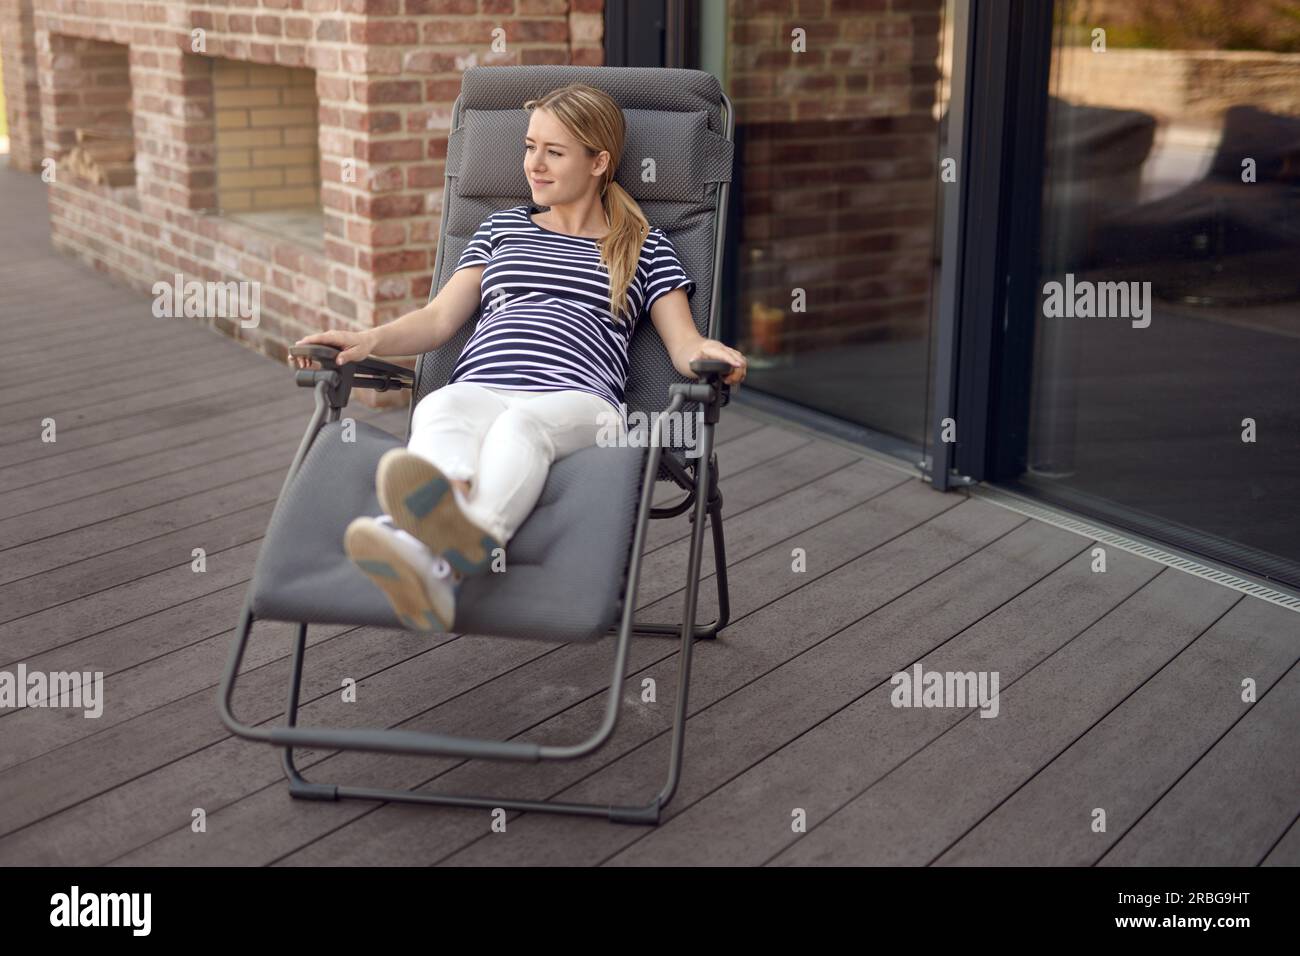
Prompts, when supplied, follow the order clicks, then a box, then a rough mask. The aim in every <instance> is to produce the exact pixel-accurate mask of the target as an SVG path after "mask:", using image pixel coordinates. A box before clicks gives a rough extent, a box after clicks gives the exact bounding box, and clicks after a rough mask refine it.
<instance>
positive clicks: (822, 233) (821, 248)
mask: <svg viewBox="0 0 1300 956" xmlns="http://www.w3.org/2000/svg"><path fill="white" fill-rule="evenodd" d="M729 3H730V6H729V27H730V36H729V37H728V78H729V95H730V96H731V97H732V99H733V101H734V103H735V106H736V114H737V123H738V126H737V138H738V145H739V147H740V153H739V160H738V162H739V164H740V165H741V167H742V168H741V170H740V173H739V175H740V179H741V181H742V183H743V190H742V194H741V195H740V197H739V201H740V202H741V212H742V220H741V223H742V224H741V238H740V248H739V250H738V256H739V258H738V262H739V267H740V269H741V275H742V280H741V281H742V289H741V301H740V306H739V308H740V312H739V319H738V324H739V328H738V338H739V340H740V343H741V345H740V346H739V347H741V348H748V349H749V350H751V351H773V350H775V351H779V352H791V351H797V350H800V349H804V348H826V347H828V346H832V345H834V344H836V343H841V342H862V341H869V340H872V339H880V338H909V337H919V336H923V335H925V334H926V333H927V330H928V325H929V292H930V285H931V281H932V269H933V254H932V247H933V243H934V230H935V211H936V209H935V204H936V196H937V193H936V189H937V185H936V184H937V182H938V169H937V166H936V159H937V150H938V122H937V117H936V115H935V101H936V84H937V81H938V79H939V72H938V67H937V65H936V63H937V59H938V55H939V48H940V13H941V11H942V9H943V0H729ZM797 28H798V29H802V30H803V31H804V41H803V42H804V45H805V49H804V51H803V52H796V51H795V50H794V49H792V45H793V44H794V43H795V40H796V38H795V37H794V36H792V32H793V31H794V30H796V29H797ZM796 288H801V289H803V290H805V293H806V297H807V300H806V308H807V311H806V312H804V313H796V312H793V311H792V304H791V303H792V291H793V290H794V289H796Z"/></svg>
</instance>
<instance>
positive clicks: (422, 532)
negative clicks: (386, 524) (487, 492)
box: [375, 448, 504, 574]
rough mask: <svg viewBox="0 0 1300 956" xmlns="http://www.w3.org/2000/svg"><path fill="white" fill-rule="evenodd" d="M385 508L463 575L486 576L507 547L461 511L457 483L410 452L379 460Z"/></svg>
mask: <svg viewBox="0 0 1300 956" xmlns="http://www.w3.org/2000/svg"><path fill="white" fill-rule="evenodd" d="M375 490H376V492H377V494H378V496H379V504H380V506H381V507H382V508H383V509H384V511H385V512H386V513H388V514H389V515H391V516H392V518H393V524H395V525H396V526H397V527H399V528H401V529H402V530H403V531H405V532H407V533H408V534H412V535H414V536H415V537H416V538H418V539H420V541H422V542H424V544H425V545H427V546H428V547H429V549H430V550H431V551H434V552H435V553H437V554H441V555H442V556H443V557H444V558H446V559H447V563H448V564H450V565H451V566H452V567H453V568H455V569H456V570H457V571H459V572H460V573H461V574H481V573H483V572H484V571H486V570H487V569H488V568H489V567H490V566H491V564H492V551H493V549H495V548H501V547H504V545H503V543H502V542H500V541H498V540H497V539H496V538H495V537H493V536H492V535H491V534H489V533H488V532H486V531H484V530H483V529H482V528H480V527H479V526H478V525H476V524H474V522H473V521H471V520H470V519H469V518H468V517H467V516H466V514H465V513H464V512H463V511H461V510H460V505H459V504H458V503H457V501H456V496H455V494H454V493H453V491H452V487H451V481H450V480H449V479H448V478H447V476H446V475H444V474H443V473H442V471H441V469H439V468H438V467H437V466H436V465H434V464H433V463H432V462H430V461H428V460H426V459H424V458H421V457H420V456H419V455H417V454H415V453H414V452H410V451H407V450H406V449H404V448H393V449H390V450H389V451H387V452H385V453H384V455H383V457H381V458H380V459H379V468H378V471H377V472H376V474H375Z"/></svg>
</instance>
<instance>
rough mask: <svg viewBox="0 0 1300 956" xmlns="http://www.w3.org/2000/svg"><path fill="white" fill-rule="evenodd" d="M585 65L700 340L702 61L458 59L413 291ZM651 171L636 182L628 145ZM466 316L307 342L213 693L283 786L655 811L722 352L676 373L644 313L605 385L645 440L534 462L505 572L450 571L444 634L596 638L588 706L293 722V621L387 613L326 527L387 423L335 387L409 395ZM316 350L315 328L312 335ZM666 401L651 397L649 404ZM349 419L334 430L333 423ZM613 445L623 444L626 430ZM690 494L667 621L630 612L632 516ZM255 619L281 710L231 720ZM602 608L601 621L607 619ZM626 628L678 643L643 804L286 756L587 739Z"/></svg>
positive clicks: (713, 238)
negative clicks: (552, 730)
mask: <svg viewBox="0 0 1300 956" xmlns="http://www.w3.org/2000/svg"><path fill="white" fill-rule="evenodd" d="M575 82H581V83H587V84H590V85H592V86H596V87H598V88H600V89H603V90H605V91H606V92H607V93H609V94H610V95H611V96H612V97H613V98H614V100H615V102H617V103H618V104H619V105H620V106H621V107H622V108H623V110H624V115H625V116H626V118H627V139H626V141H625V146H624V153H623V157H622V161H621V163H620V167H619V170H618V173H617V178H618V181H619V182H620V184H622V185H623V186H624V187H625V188H627V189H628V191H629V192H630V193H631V194H632V195H633V197H635V198H636V200H637V201H638V202H639V203H640V204H641V207H642V209H643V210H644V211H645V213H646V216H647V218H648V219H649V220H650V223H651V224H652V225H657V226H660V227H662V228H663V229H664V231H665V232H666V233H667V234H668V236H669V237H670V238H671V240H672V242H673V245H674V247H675V248H676V250H677V252H678V255H679V257H680V258H681V261H682V264H683V266H684V267H685V268H686V271H687V273H688V275H690V276H691V278H692V279H694V280H695V283H696V289H695V292H694V294H693V295H692V296H691V311H692V315H693V317H694V319H695V322H696V327H697V328H698V329H699V330H700V332H701V333H702V334H704V335H706V336H707V337H710V338H716V337H717V333H718V323H719V307H718V301H719V290H718V287H717V281H716V280H717V277H718V275H719V274H720V271H721V265H722V255H723V233H724V231H725V230H724V225H725V221H726V210H727V195H728V191H729V184H730V180H731V168H732V148H733V133H734V124H735V119H734V115H733V112H732V108H731V102H730V100H729V99H728V98H727V96H726V95H725V94H724V93H723V92H722V91H721V89H720V87H719V85H718V81H717V79H716V78H715V77H713V76H712V75H711V74H708V73H705V72H702V71H698V70H682V69H659V68H641V67H574V66H532V67H515V66H510V67H473V68H471V69H469V70H467V71H466V73H465V74H464V78H463V83H462V87H461V92H460V95H459V96H458V97H457V98H456V101H455V103H454V105H453V112H452V130H451V134H450V136H449V140H448V151H447V165H446V182H445V193H444V201H443V213H442V226H441V235H440V239H439V242H438V255H437V263H436V265H435V268H434V281H433V285H432V289H431V293H430V297H431V298H432V297H434V296H436V295H437V292H438V290H439V289H440V288H441V287H442V285H443V283H444V282H445V281H446V280H447V279H448V278H449V277H450V276H451V273H452V271H453V269H454V268H455V265H456V263H457V261H458V260H459V257H460V254H461V252H462V251H463V250H464V248H465V246H466V244H467V243H468V242H469V240H470V239H471V238H472V236H473V234H474V231H475V229H476V228H477V226H478V225H479V224H480V223H481V222H482V221H483V220H484V219H486V218H487V217H488V216H489V215H490V214H491V213H492V212H494V211H496V210H499V209H503V208H508V207H510V206H514V205H518V204H520V203H522V202H526V201H528V200H529V198H530V195H531V194H530V190H529V187H528V183H527V181H526V179H525V177H524V172H523V152H522V150H523V147H522V143H523V140H524V134H525V132H526V130H527V126H528V112H527V111H526V110H525V109H523V107H522V104H523V103H524V101H525V100H527V99H529V98H530V97H540V96H542V95H544V94H545V93H547V92H549V91H550V90H552V89H554V88H556V87H559V86H563V85H565V84H568V83H575ZM646 157H651V158H653V159H654V168H655V175H654V176H653V177H651V181H648V182H647V181H644V177H643V175H642V169H643V165H642V163H643V159H644V158H646ZM477 319H478V315H477V314H476V315H475V316H474V317H473V318H472V319H471V321H469V322H467V323H466V324H465V325H464V326H463V327H462V328H461V330H460V331H459V333H458V334H457V335H456V336H455V337H453V339H452V340H451V341H449V342H448V343H447V344H446V345H444V346H443V347H442V348H440V349H438V350H436V351H435V352H430V353H427V354H425V355H423V356H421V357H420V359H419V362H418V364H417V366H416V368H415V370H414V372H412V371H411V370H409V369H406V368H403V367H400V366H397V365H393V364H390V363H387V362H383V361H380V360H377V359H374V358H370V359H367V360H365V361H363V362H358V363H350V364H348V365H346V366H344V367H342V368H338V367H336V366H333V363H332V361H330V357H331V356H333V355H336V354H337V352H336V351H335V350H333V349H324V350H323V351H317V352H315V353H313V354H316V355H317V356H318V357H322V358H325V359H326V361H324V362H322V368H321V369H301V370H297V371H296V372H295V376H296V381H297V384H298V385H300V386H304V387H310V388H312V389H313V390H314V392H315V402H316V407H315V412H314V414H313V415H312V418H311V421H310V424H309V425H308V427H307V432H306V434H305V435H304V437H303V439H302V442H301V444H300V446H299V448H298V452H297V454H296V456H295V457H294V460H293V462H292V464H291V466H290V469H289V474H288V476H287V478H286V479H285V483H284V486H283V488H282V489H281V491H280V496H279V498H278V500H277V502H276V505H275V510H274V512H273V514H272V516H271V520H270V524H269V527H268V529H267V533H266V537H265V539H264V541H263V543H262V547H261V550H260V552H259V554H258V558H257V563H256V567H255V569H254V574H253V579H252V581H251V583H250V586H249V591H248V595H247V597H246V599H245V604H244V608H243V611H242V613H241V616H240V621H239V625H238V629H237V633H236V640H235V643H234V647H233V649H232V651H231V655H230V659H229V663H228V665H227V668H226V672H225V675H224V677H223V679H222V683H221V687H220V693H219V709H220V714H221V719H222V721H223V723H224V724H225V725H226V727H228V728H229V729H230V730H231V731H232V732H233V733H235V734H237V735H238V736H240V737H244V738H247V739H249V740H258V741H263V742H266V743H269V744H271V745H273V746H279V747H283V748H284V751H283V761H282V762H283V766H284V771H285V773H286V775H287V776H288V778H289V792H290V794H291V795H293V796H294V797H299V798H305V799H315V800H338V799H344V798H358V799H366V800H396V801H404V802H411V803H428V804H439V805H458V806H470V807H481V808H488V809H492V808H497V807H501V808H505V809H511V810H523V811H529V810H536V811H546V812H556V813H569V814H578V815H585V816H606V817H608V818H609V819H610V820H614V821H619V822H625V823H642V824H652V825H653V824H656V823H658V822H659V813H660V809H661V808H662V807H663V806H664V805H665V804H666V803H667V802H668V801H669V800H670V799H671V797H672V795H673V793H674V791H675V790H676V787H677V782H678V779H679V776H680V773H681V764H682V743H683V736H684V730H685V723H686V708H687V694H688V688H689V680H690V667H691V651H692V647H693V643H694V640H695V639H696V638H712V637H715V636H716V635H717V633H718V632H719V631H720V630H722V628H723V627H725V626H726V624H727V619H728V602H727V578H726V556H725V553H724V550H723V540H722V498H721V495H720V494H719V493H718V488H717V460H716V456H715V455H714V453H713V437H714V436H713V431H714V425H715V423H716V422H717V421H718V417H719V411H720V409H721V408H722V406H723V405H725V404H726V403H727V401H728V398H729V396H728V389H727V386H726V384H725V383H724V382H723V381H722V376H723V375H724V374H725V373H726V372H727V371H728V370H729V366H728V365H727V364H726V363H723V362H712V361H709V362H697V363H695V364H694V365H693V366H692V370H693V371H695V372H696V373H697V375H698V376H699V377H698V378H696V379H688V378H684V377H683V376H681V375H680V374H679V373H678V372H677V370H676V369H675V368H673V366H672V363H671V361H670V360H669V357H668V354H667V351H666V350H665V348H664V346H663V343H662V341H661V340H660V338H659V336H658V334H657V333H656V331H655V329H654V327H653V325H652V323H650V322H649V320H648V319H647V320H645V321H644V322H642V323H641V324H640V325H639V326H638V328H637V331H636V334H635V336H634V338H633V341H632V346H631V354H630V357H631V371H630V375H629V380H628V384H627V389H626V395H625V401H626V404H627V407H628V411H629V415H631V414H632V413H634V412H638V411H639V412H642V413H643V414H644V415H645V416H647V417H648V418H649V419H650V420H651V421H655V422H656V426H655V430H654V434H653V435H651V436H649V441H648V445H649V447H644V446H643V447H598V446H597V447H592V448H587V449H583V450H582V451H579V452H576V453H574V454H572V455H569V456H568V457H566V458H564V459H561V460H560V461H557V462H555V463H554V464H553V466H552V467H551V470H550V473H549V475H548V478H547V481H546V485H545V487H544V488H543V491H542V495H541V499H540V500H539V501H538V503H537V506H536V508H535V509H534V510H533V512H532V513H531V514H530V515H529V517H528V519H527V521H526V522H525V523H524V524H523V525H522V526H521V527H520V529H519V530H518V532H517V533H516V535H515V537H514V538H513V539H512V540H511V541H510V543H509V544H508V546H507V548H506V559H507V570H506V571H505V572H504V573H488V574H483V575H478V576H476V577H472V578H467V579H466V580H465V583H464V585H463V586H462V589H461V594H460V600H459V603H458V608H457V615H456V622H455V630H456V632H457V633H467V634H475V635H491V636H500V637H515V638H521V637H522V638H536V639H539V640H545V641H552V642H573V641H595V640H598V639H600V638H602V637H605V636H609V635H614V636H616V642H615V648H614V655H613V656H614V662H613V673H612V677H611V682H610V686H609V690H608V696H607V700H606V706H605V710H604V717H603V720H602V721H601V723H600V726H599V727H598V728H597V729H596V730H595V732H594V733H593V735H592V736H591V737H589V738H588V739H586V740H585V741H583V742H582V743H579V744H573V745H564V746H559V745H547V744H541V743H533V742H529V741H526V740H520V739H509V740H487V739H477V738H470V737H461V736H452V735H446V734H440V733H426V732H419V731H414V730H404V729H396V728H377V729H373V730H372V729H349V728H330V727H301V726H298V722H297V716H298V706H299V702H298V698H299V689H300V685H301V680H302V667H303V653H304V649H305V647H306V640H307V625H308V624H310V623H320V624H345V625H360V626H365V625H369V626H377V627H384V628H401V627H402V623H401V622H400V621H399V620H398V619H397V617H396V615H395V614H394V613H393V610H392V608H391V606H390V605H389V604H388V602H387V600H386V599H385V597H384V596H383V594H382V592H380V591H379V589H377V588H376V587H375V586H374V584H373V583H372V582H371V581H370V580H369V579H368V578H367V577H366V576H365V575H364V574H362V573H361V571H360V570H359V569H357V568H356V567H355V566H354V565H353V564H352V563H351V562H350V561H349V559H348V557H347V555H346V553H345V552H344V550H343V533H344V530H345V528H346V527H347V525H348V523H349V522H350V521H351V520H352V519H353V518H354V517H356V516H357V515H378V514H380V513H382V510H383V509H382V508H381V507H380V505H379V502H378V499H377V497H376V494H375V488H374V478H375V469H376V465H377V463H378V461H379V458H380V456H381V455H383V453H384V452H386V451H388V450H389V449H390V448H394V447H404V446H405V444H406V441H405V440H404V439H399V438H397V437H394V436H393V435H390V434H388V433H387V432H383V431H381V430H379V429H377V428H374V427H373V426H370V425H368V424H367V423H365V422H353V421H346V420H341V414H340V413H341V410H342V409H343V408H344V406H346V404H347V402H348V398H349V395H350V393H351V391H352V389H353V388H375V389H378V390H381V391H382V390H386V389H389V388H409V389H411V390H412V397H411V409H410V411H408V415H407V435H408V436H409V434H410V424H411V413H412V412H413V410H414V407H415V405H416V404H417V403H418V402H419V401H420V399H421V398H423V397H424V396H425V395H427V394H428V393H429V392H430V391H432V390H434V389H436V388H439V387H441V386H442V385H444V384H446V381H447V379H448V377H449V376H450V374H451V370H452V367H453V365H454V363H455V361H456V358H457V356H458V355H459V353H460V351H461V348H462V347H463V345H464V343H465V341H466V339H468V337H469V335H470V333H471V332H472V329H473V326H474V324H475V322H477ZM309 348H314V349H317V350H321V349H322V347H320V346H312V347H309ZM665 402H666V404H665ZM660 412H662V413H672V412H677V413H681V414H682V415H689V416H691V417H692V420H693V421H698V420H699V418H697V417H696V416H697V414H698V416H700V417H702V428H700V429H699V430H698V431H699V435H698V439H697V441H696V443H695V445H694V447H689V446H688V445H687V444H682V443H678V444H676V445H668V446H667V447H665V446H666V444H667V443H666V441H665V437H664V435H663V434H661V432H660V426H662V425H663V424H665V418H667V419H669V420H671V419H672V418H673V416H672V415H665V416H664V417H658V416H656V413H660ZM345 425H349V426H352V428H353V429H354V431H350V432H349V435H348V437H349V438H351V439H352V440H345V438H344V435H343V434H342V433H343V429H344V427H345ZM630 444H631V443H629V445H630ZM658 481H671V482H674V483H675V484H676V485H677V486H678V487H679V488H681V489H682V490H684V491H685V492H686V495H685V496H684V497H683V499H682V500H681V501H678V502H676V503H675V504H673V505H671V506H667V507H655V506H654V505H653V503H652V499H653V496H654V491H655V488H656V483H657V482H658ZM688 511H689V512H690V521H691V522H692V526H691V533H690V542H689V558H688V560H687V567H686V590H685V600H684V610H683V620H682V622H681V625H680V627H678V626H675V625H664V624H646V623H643V624H637V623H636V621H634V619H633V613H634V610H635V608H636V601H637V584H638V580H639V575H640V571H641V558H642V550H643V548H644V546H645V539H646V526H647V519H648V518H673V517H675V516H678V515H681V514H683V513H686V512H688ZM706 515H707V518H708V524H709V526H710V528H711V531H712V538H713V548H714V557H715V567H716V574H717V577H716V582H717V588H718V616H717V619H716V620H714V621H713V622H712V623H710V624H707V625H697V624H696V622H695V617H696V604H697V597H698V587H699V579H700V570H701V556H702V549H703V542H704V525H705V517H706ZM256 620H276V621H288V622H294V623H297V624H298V629H297V640H296V644H295V646H294V652H293V662H292V670H291V676H290V686H289V688H288V706H287V710H286V714H285V718H286V722H285V724H284V725H280V726H271V725H256V726H254V725H249V724H245V723H242V722H241V721H240V720H239V719H238V718H237V717H236V715H235V714H234V711H233V696H234V689H235V682H236V678H237V676H238V673H239V669H240V664H241V661H242V659H243V655H244V650H245V648H246V646H247V643H248V639H249V636H250V633H251V631H252V627H253V623H254V622H255V621H256ZM616 622H617V626H615V625H616ZM633 633H637V634H645V635H668V636H672V637H677V638H678V639H679V640H680V642H681V652H680V669H679V675H678V688H677V695H676V700H675V708H674V720H673V728H672V735H673V736H672V749H671V754H670V757H669V770H668V776H667V780H666V782H665V784H664V786H663V788H662V789H661V790H660V791H659V792H658V794H656V795H655V796H653V797H652V798H651V799H650V800H649V802H648V803H646V804H644V805H639V806H612V805H608V804H605V805H602V804H586V803H564V802H559V801H553V800H536V799H514V798H503V797H493V796H477V795H459V794H437V793H428V792H423V791H421V792H415V791H410V790H388V789H378V788H369V787H356V786H347V785H343V784H327V783H316V782H312V781H309V780H307V779H305V778H304V777H303V776H302V775H301V773H299V771H298V769H297V768H296V767H295V766H294V762H293V751H294V748H295V747H313V748H323V749H328V750H363V751H382V752H391V753H401V754H412V755H441V756H450V757H460V758H488V759H494V760H515V761H534V762H535V761H542V760H566V759H575V758H579V757H583V756H585V755H587V754H590V753H592V752H594V751H596V750H598V749H599V748H600V747H602V746H603V745H604V744H605V743H606V741H608V740H609V738H610V736H611V735H612V733H613V731H614V727H615V724H616V723H617V720H618V714H619V703H620V696H621V691H622V685H623V681H624V679H625V668H626V663H627V656H628V642H629V639H630V637H631V636H632V634H633Z"/></svg>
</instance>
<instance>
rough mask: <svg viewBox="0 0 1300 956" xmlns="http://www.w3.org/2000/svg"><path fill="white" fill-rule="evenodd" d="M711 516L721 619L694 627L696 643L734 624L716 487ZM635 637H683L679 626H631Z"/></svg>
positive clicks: (693, 517)
mask: <svg viewBox="0 0 1300 956" xmlns="http://www.w3.org/2000/svg"><path fill="white" fill-rule="evenodd" d="M707 512H708V516H709V528H710V530H711V531H712V532H713V569H714V576H715V579H716V580H715V582H714V583H715V584H716V585H717V588H718V616H717V617H716V618H714V619H713V620H712V621H711V622H710V623H708V624H695V625H694V628H695V637H696V639H697V640H712V639H713V638H715V637H717V636H718V632H719V631H721V630H722V629H723V628H724V627H726V626H727V624H728V622H729V621H730V620H731V599H730V594H729V591H728V588H727V546H726V542H725V541H724V540H723V529H722V492H720V491H718V489H717V487H716V480H715V487H714V489H713V494H712V496H711V497H710V498H709V503H708V507H707ZM695 515H696V512H694V511H693V512H691V517H692V522H693V523H692V526H691V533H692V536H694V533H695V528H696V527H697V524H695V523H694V522H698V520H699V519H698V518H696V517H695ZM694 573H696V574H698V569H697V570H696V572H694ZM632 632H633V634H634V635H635V634H643V635H646V636H655V637H677V636H678V634H680V633H681V627H680V626H678V625H676V624H650V623H645V624H638V623H633V625H632ZM610 633H611V634H614V633H617V631H616V629H611V630H610Z"/></svg>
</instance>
